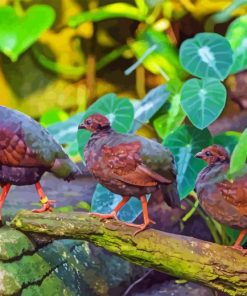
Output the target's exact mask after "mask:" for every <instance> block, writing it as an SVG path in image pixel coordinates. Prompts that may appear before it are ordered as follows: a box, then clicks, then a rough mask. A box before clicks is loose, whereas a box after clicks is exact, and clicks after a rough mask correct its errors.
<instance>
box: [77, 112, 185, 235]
mask: <svg viewBox="0 0 247 296" xmlns="http://www.w3.org/2000/svg"><path fill="white" fill-rule="evenodd" d="M79 129H87V130H89V131H91V132H92V133H93V134H92V136H91V138H90V140H89V142H88V144H87V146H86V148H85V152H84V155H85V160H86V164H87V167H88V169H89V171H90V172H91V174H92V175H93V176H94V177H95V178H96V179H97V180H98V181H99V183H101V184H102V185H104V186H105V187H106V188H108V189H109V190H110V191H112V192H114V193H117V194H120V195H122V197H123V200H122V201H121V202H120V203H119V204H118V205H117V206H116V208H115V209H114V210H113V211H112V213H110V214H107V215H103V214H98V213H94V215H97V216H99V217H100V218H102V219H107V218H114V219H117V213H118V211H119V210H120V209H121V208H122V207H123V206H124V205H125V204H126V203H127V202H128V200H129V199H130V197H131V196H135V197H137V198H139V199H140V201H141V203H142V208H143V217H144V223H143V224H141V225H136V224H128V225H130V226H134V227H137V228H139V229H138V231H137V232H139V231H142V230H144V229H145V228H146V227H147V226H148V225H150V224H153V223H154V222H153V221H152V220H150V219H149V217H148V209H147V200H146V194H149V193H153V192H156V191H158V190H159V191H160V192H161V193H162V195H163V197H164V200H165V201H166V203H167V204H168V205H169V206H171V207H179V206H180V199H179V196H178V192H177V183H176V170H175V165H174V160H173V156H172V154H171V153H170V152H169V150H168V149H167V148H165V147H164V146H162V145H161V144H159V143H157V142H154V141H151V140H148V139H145V138H143V137H140V136H136V135H123V134H118V133H116V132H115V131H114V130H113V129H112V128H111V126H110V123H109V121H108V119H107V118H106V117H105V116H103V115H101V114H94V115H92V116H90V117H88V118H87V119H86V120H85V121H84V122H83V123H82V124H81V125H80V126H79ZM137 232H136V233H137Z"/></svg>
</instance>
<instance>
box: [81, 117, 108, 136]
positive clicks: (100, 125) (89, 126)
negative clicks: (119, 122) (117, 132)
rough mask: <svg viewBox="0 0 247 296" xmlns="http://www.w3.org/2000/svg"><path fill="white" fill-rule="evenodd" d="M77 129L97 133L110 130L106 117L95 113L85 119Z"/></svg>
mask: <svg viewBox="0 0 247 296" xmlns="http://www.w3.org/2000/svg"><path fill="white" fill-rule="evenodd" d="M78 128H79V129H86V130H88V131H90V132H93V133H95V132H99V131H102V130H108V129H110V128H111V125H110V122H109V120H108V118H107V117H105V116H103V115H101V114H99V113H95V114H93V115H91V116H89V117H88V118H86V119H85V120H84V121H83V122H82V123H81V124H80V125H79V126H78Z"/></svg>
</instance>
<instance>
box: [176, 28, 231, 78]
mask: <svg viewBox="0 0 247 296" xmlns="http://www.w3.org/2000/svg"><path fill="white" fill-rule="evenodd" d="M179 55H180V61H181V64H182V65H183V67H184V68H185V69H186V70H187V71H188V72H190V73H191V74H193V75H195V76H198V77H201V78H204V77H205V78H207V77H211V78H217V79H220V80H224V79H225V78H226V76H227V75H228V74H229V72H230V68H231V66H232V49H231V46H230V44H229V42H228V41H227V39H226V38H224V37H223V36H221V35H219V34H216V33H199V34H197V35H196V36H195V37H194V38H191V39H187V40H186V41H184V42H183V43H182V46H181V47H180V52H179Z"/></svg>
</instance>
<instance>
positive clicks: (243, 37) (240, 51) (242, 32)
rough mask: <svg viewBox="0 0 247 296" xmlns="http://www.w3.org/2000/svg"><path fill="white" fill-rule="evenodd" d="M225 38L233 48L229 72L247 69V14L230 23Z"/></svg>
mask: <svg viewBox="0 0 247 296" xmlns="http://www.w3.org/2000/svg"><path fill="white" fill-rule="evenodd" d="M226 38H227V39H228V41H229V42H230V44H231V47H232V49H233V65H232V68H231V73H236V72H239V71H242V70H245V69H247V15H243V16H241V17H239V18H237V19H236V20H235V21H234V22H232V23H231V25H230V26H229V27H228V30H227V33H226Z"/></svg>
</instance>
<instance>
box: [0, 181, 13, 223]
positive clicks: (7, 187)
mask: <svg viewBox="0 0 247 296" xmlns="http://www.w3.org/2000/svg"><path fill="white" fill-rule="evenodd" d="M10 187H11V185H10V184H7V185H5V186H3V190H2V194H1V196H0V223H1V221H2V207H3V204H4V201H5V199H6V197H7V195H8V192H9V190H10Z"/></svg>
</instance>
